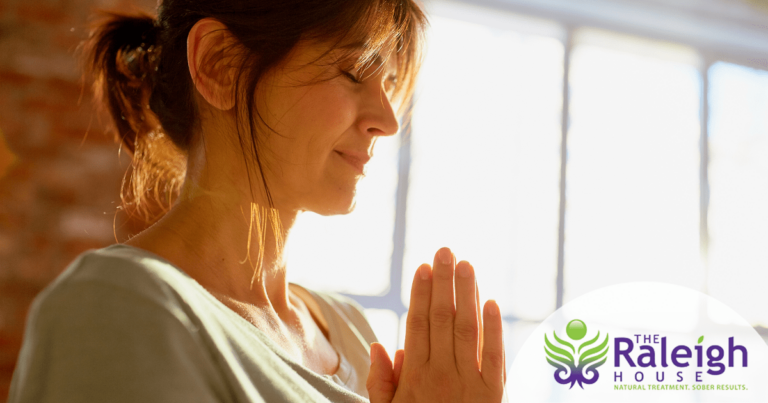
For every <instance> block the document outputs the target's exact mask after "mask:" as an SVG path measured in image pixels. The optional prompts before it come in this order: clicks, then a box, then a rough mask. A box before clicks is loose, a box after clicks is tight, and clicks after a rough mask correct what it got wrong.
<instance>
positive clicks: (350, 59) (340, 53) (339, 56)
mask: <svg viewBox="0 0 768 403" xmlns="http://www.w3.org/2000/svg"><path fill="white" fill-rule="evenodd" d="M365 51H366V47H365V45H364V44H363V43H362V42H351V43H342V44H339V43H333V42H327V41H325V42H323V41H309V40H305V41H300V42H299V43H298V44H297V45H296V46H295V47H294V49H293V50H292V52H291V55H289V56H288V58H287V59H290V60H287V62H288V63H287V64H289V65H290V64H294V65H296V67H298V66H300V65H315V66H319V67H328V66H332V65H336V64H338V63H345V64H356V63H357V62H358V61H360V62H362V65H361V66H360V67H361V68H374V69H378V68H379V66H382V64H384V62H385V59H386V64H385V65H384V66H382V67H383V68H384V69H386V70H390V71H396V70H397V54H396V53H394V52H393V46H391V45H389V46H385V47H382V49H381V50H380V51H379V52H376V53H374V54H372V55H371V57H370V58H369V60H368V61H362V60H360V59H361V57H362V56H363V55H364V52H365ZM350 67H351V66H350Z"/></svg>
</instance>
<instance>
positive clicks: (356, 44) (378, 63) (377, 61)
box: [337, 42, 397, 76]
mask: <svg viewBox="0 0 768 403" xmlns="http://www.w3.org/2000/svg"><path fill="white" fill-rule="evenodd" d="M364 48H365V46H363V43H362V42H352V43H349V44H346V45H342V46H339V47H338V48H337V49H346V50H362V49H364ZM371 65H375V66H383V65H384V60H382V58H381V55H380V54H378V53H376V58H375V59H373V63H372V64H371ZM394 72H395V73H394V75H395V76H397V69H396V68H395V70H394Z"/></svg>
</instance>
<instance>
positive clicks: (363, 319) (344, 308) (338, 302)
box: [302, 286, 378, 345]
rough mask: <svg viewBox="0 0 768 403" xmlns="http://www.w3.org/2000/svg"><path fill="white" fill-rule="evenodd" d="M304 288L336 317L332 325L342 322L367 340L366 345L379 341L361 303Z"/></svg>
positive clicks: (341, 296) (335, 294)
mask: <svg viewBox="0 0 768 403" xmlns="http://www.w3.org/2000/svg"><path fill="white" fill-rule="evenodd" d="M302 288H304V289H305V290H307V291H309V292H310V293H311V294H313V296H314V298H315V299H317V300H319V303H321V304H322V305H325V307H326V309H325V311H326V313H327V314H329V315H333V316H334V318H333V319H331V322H332V323H336V325H337V326H338V325H340V324H339V323H338V322H339V320H340V321H341V322H342V323H344V324H345V326H347V327H350V328H352V329H355V330H356V331H357V333H358V334H359V335H360V336H362V337H363V338H364V339H365V340H366V342H367V344H366V345H368V344H370V343H372V342H374V341H378V340H377V338H376V334H375V333H374V332H373V328H372V327H371V325H370V323H369V321H368V317H367V316H366V314H365V308H364V307H363V306H362V305H360V303H358V302H357V301H355V300H354V299H352V298H350V297H348V296H346V295H343V294H340V293H338V292H332V291H320V290H311V289H308V288H305V287H303V286H302Z"/></svg>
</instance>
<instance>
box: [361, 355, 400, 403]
mask: <svg viewBox="0 0 768 403" xmlns="http://www.w3.org/2000/svg"><path fill="white" fill-rule="evenodd" d="M365 388H366V389H368V398H369V399H370V400H371V403H390V402H391V401H392V398H394V397H395V374H394V370H393V369H392V361H391V360H390V359H389V354H387V350H385V349H384V346H382V345H381V343H376V342H374V343H371V370H370V372H368V380H367V381H366V382H365Z"/></svg>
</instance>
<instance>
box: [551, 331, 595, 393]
mask: <svg viewBox="0 0 768 403" xmlns="http://www.w3.org/2000/svg"><path fill="white" fill-rule="evenodd" d="M565 333H566V334H567V335H568V337H569V338H570V339H571V340H573V341H578V340H581V339H583V338H584V336H586V335H587V325H586V324H585V323H584V322H583V321H581V320H579V319H574V320H572V321H570V322H569V323H568V326H566V327H565ZM552 334H553V335H554V338H555V342H556V343H557V344H558V345H555V344H553V343H551V342H550V341H549V339H548V338H547V335H546V334H545V335H544V343H545V345H544V351H545V352H546V353H547V362H548V363H550V364H551V365H552V366H553V367H555V368H556V369H555V374H554V376H555V380H556V381H557V383H559V384H561V385H565V384H568V383H570V384H571V386H570V387H569V388H568V389H570V388H573V385H574V384H575V383H576V382H578V383H579V386H580V387H581V388H582V389H584V385H583V384H585V383H586V384H587V385H591V384H593V383H595V382H597V380H598V378H600V373H598V372H597V367H599V366H601V365H603V364H605V360H607V359H608V357H606V355H607V354H608V334H606V335H605V340H604V341H603V342H602V343H600V345H598V346H596V347H593V348H589V349H586V347H589V346H594V345H595V344H597V341H598V340H599V339H600V331H598V332H597V336H595V338H593V339H591V340H588V341H585V342H584V343H582V344H581V345H578V348H576V347H574V346H573V344H572V343H569V342H567V341H565V340H563V339H561V338H559V337H557V332H554V331H553V332H552ZM574 344H576V343H574ZM582 349H583V350H584V352H583V353H582ZM577 358H578V360H577Z"/></svg>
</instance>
